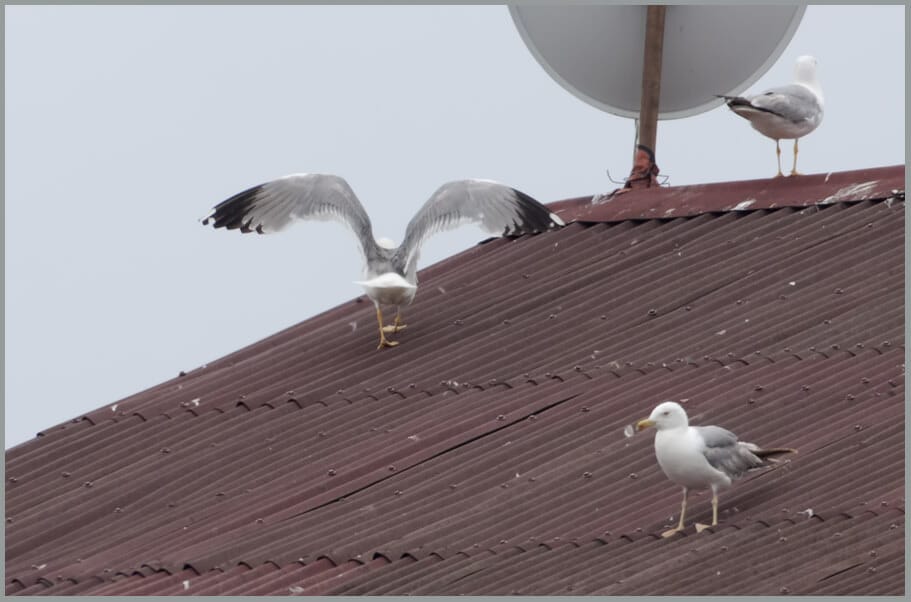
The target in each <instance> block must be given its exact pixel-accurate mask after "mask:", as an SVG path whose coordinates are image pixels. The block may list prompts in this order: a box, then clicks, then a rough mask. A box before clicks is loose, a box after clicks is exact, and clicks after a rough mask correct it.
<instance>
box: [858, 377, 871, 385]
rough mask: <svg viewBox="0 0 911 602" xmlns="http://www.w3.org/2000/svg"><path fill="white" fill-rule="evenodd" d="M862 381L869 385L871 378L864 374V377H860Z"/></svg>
mask: <svg viewBox="0 0 911 602" xmlns="http://www.w3.org/2000/svg"><path fill="white" fill-rule="evenodd" d="M860 382H862V383H864V384H865V385H869V384H870V379H869V378H867V377H866V376H864V377H863V378H861V379H860Z"/></svg>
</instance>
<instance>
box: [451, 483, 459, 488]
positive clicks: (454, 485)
mask: <svg viewBox="0 0 911 602" xmlns="http://www.w3.org/2000/svg"><path fill="white" fill-rule="evenodd" d="M457 487H458V485H456V484H455V483H450V484H449V488H450V489H456V488H457Z"/></svg>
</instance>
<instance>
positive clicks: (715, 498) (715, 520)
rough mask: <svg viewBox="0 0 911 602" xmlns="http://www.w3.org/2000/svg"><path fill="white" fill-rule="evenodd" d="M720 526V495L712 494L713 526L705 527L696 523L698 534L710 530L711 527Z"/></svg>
mask: <svg viewBox="0 0 911 602" xmlns="http://www.w3.org/2000/svg"><path fill="white" fill-rule="evenodd" d="M717 524H718V493H717V492H715V491H713V492H712V524H711V525H703V524H701V523H696V532H697V533H702V532H703V531H704V530H706V529H708V528H709V526H712V527H714V526H716V525H717Z"/></svg>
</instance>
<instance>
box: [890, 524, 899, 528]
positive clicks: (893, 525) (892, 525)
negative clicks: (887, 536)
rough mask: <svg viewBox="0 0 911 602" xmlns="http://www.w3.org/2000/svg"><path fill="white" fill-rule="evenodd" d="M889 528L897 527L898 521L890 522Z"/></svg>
mask: <svg viewBox="0 0 911 602" xmlns="http://www.w3.org/2000/svg"><path fill="white" fill-rule="evenodd" d="M889 528H890V529H898V523H892V524H891V525H889Z"/></svg>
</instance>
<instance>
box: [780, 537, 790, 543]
mask: <svg viewBox="0 0 911 602" xmlns="http://www.w3.org/2000/svg"><path fill="white" fill-rule="evenodd" d="M786 541H788V538H787V537H783V536H782V537H779V538H778V543H784V542H786Z"/></svg>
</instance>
